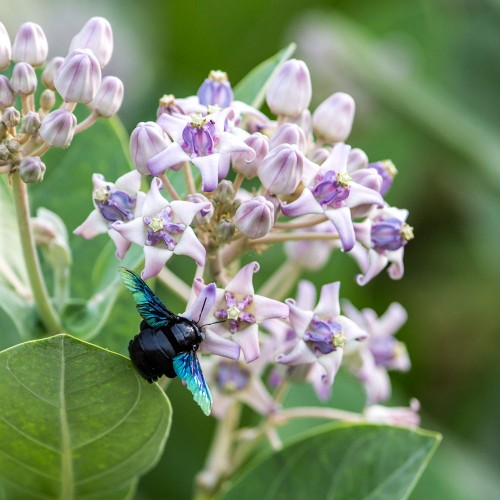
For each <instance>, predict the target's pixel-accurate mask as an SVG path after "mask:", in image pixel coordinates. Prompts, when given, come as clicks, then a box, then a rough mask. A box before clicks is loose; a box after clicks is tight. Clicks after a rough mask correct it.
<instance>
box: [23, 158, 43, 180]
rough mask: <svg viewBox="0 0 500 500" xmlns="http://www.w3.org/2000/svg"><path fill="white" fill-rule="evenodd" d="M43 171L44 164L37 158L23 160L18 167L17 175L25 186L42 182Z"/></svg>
mask: <svg viewBox="0 0 500 500" xmlns="http://www.w3.org/2000/svg"><path fill="white" fill-rule="evenodd" d="M45 170H46V167H45V164H44V163H43V161H42V160H41V159H40V158H39V157H38V156H28V157H26V158H23V159H22V161H21V164H20V165H19V175H20V176H21V179H22V180H23V181H24V182H26V184H37V183H39V182H42V181H43V176H44V174H45Z"/></svg>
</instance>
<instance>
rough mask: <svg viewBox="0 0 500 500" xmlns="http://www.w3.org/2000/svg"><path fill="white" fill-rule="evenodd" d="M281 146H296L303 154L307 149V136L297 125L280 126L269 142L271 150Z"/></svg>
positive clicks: (285, 124)
mask: <svg viewBox="0 0 500 500" xmlns="http://www.w3.org/2000/svg"><path fill="white" fill-rule="evenodd" d="M280 144H295V145H296V146H297V147H298V148H299V149H300V150H301V151H302V152H305V151H306V149H307V140H306V134H305V133H304V131H303V130H302V129H301V128H300V127H299V126H298V125H296V124H295V123H284V124H283V125H280V126H279V127H278V128H277V129H276V132H274V135H273V136H272V137H271V139H270V140H269V148H270V149H274V148H275V147H277V146H279V145H280Z"/></svg>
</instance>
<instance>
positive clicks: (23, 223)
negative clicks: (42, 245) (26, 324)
mask: <svg viewBox="0 0 500 500" xmlns="http://www.w3.org/2000/svg"><path fill="white" fill-rule="evenodd" d="M12 189H13V190H14V200H15V205H16V214H17V226H18V228H19V236H20V238H21V245H22V247H23V256H24V262H25V264H26V270H27V274H28V278H29V280H30V285H31V290H32V292H33V298H34V299H35V305H36V309H37V312H38V315H39V317H40V320H41V321H42V323H43V325H44V326H45V329H46V330H47V332H48V333H50V334H55V333H61V331H62V329H61V326H60V323H59V318H58V316H57V313H56V311H55V309H54V307H53V306H52V304H51V302H50V297H49V294H48V292H47V287H46V286H45V281H44V279H43V275H42V269H41V266H40V261H39V260H38V254H37V252H36V246H35V240H34V238H33V234H32V232H31V224H30V209H29V200H28V189H27V187H26V184H25V183H24V182H23V181H22V180H21V178H20V177H19V172H14V173H13V174H12Z"/></svg>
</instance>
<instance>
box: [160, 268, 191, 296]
mask: <svg viewBox="0 0 500 500" xmlns="http://www.w3.org/2000/svg"><path fill="white" fill-rule="evenodd" d="M158 278H159V279H160V281H161V282H162V283H163V284H164V285H165V286H166V287H168V288H169V289H170V290H171V291H172V292H174V293H175V294H176V295H177V296H178V297H179V298H181V299H182V300H185V301H186V302H187V301H188V300H189V294H190V293H191V287H189V286H188V285H186V283H184V281H182V280H181V279H180V278H179V277H178V276H177V275H176V274H175V273H173V272H172V271H170V269H168V268H166V267H164V268H163V269H162V270H161V271H160V274H159V275H158Z"/></svg>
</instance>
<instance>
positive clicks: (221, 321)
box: [200, 319, 227, 328]
mask: <svg viewBox="0 0 500 500" xmlns="http://www.w3.org/2000/svg"><path fill="white" fill-rule="evenodd" d="M226 321H227V319H221V320H220V321H214V322H213V323H207V324H206V325H201V326H200V328H203V327H204V326H210V325H216V324H217V323H225V322H226Z"/></svg>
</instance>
